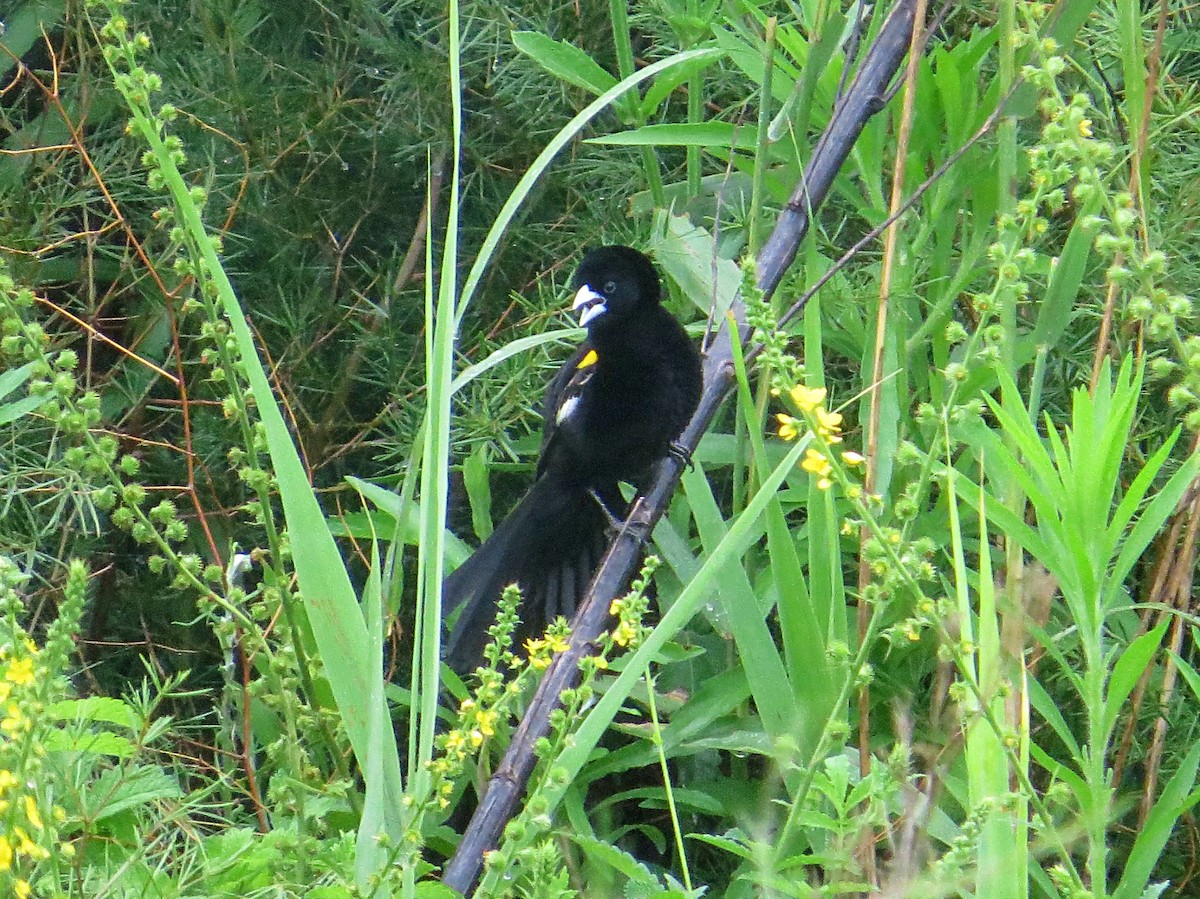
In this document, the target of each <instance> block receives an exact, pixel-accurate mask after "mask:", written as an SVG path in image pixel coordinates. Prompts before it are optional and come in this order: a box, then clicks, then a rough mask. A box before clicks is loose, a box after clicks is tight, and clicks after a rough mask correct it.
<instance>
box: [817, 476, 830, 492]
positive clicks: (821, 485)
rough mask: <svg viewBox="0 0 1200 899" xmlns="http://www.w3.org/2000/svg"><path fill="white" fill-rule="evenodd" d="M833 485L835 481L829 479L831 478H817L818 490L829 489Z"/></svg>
mask: <svg viewBox="0 0 1200 899" xmlns="http://www.w3.org/2000/svg"><path fill="white" fill-rule="evenodd" d="M832 486H833V481H831V480H829V478H818V479H817V489H818V490H828V489H829V488H830V487H832Z"/></svg>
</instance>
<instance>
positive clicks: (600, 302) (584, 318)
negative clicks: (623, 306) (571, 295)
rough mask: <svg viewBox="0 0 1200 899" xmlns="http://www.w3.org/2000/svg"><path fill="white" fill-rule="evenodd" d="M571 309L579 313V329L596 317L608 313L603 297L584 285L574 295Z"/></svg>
mask: <svg viewBox="0 0 1200 899" xmlns="http://www.w3.org/2000/svg"><path fill="white" fill-rule="evenodd" d="M571 308H572V309H573V310H575V311H576V312H578V313H579V326H580V327H586V326H587V323H588V322H590V321H591V320H592V319H594V318H596V316H598V315H603V314H604V313H605V312H607V311H608V307H607V306H606V305H604V297H603V296H602V295H600V294H598V293H596V291H594V290H592V289H591V288H590V287H588V286H587V285H586V284H584V285H583V287H581V288H579V292H578V293H576V294H575V302H573V303H572V304H571Z"/></svg>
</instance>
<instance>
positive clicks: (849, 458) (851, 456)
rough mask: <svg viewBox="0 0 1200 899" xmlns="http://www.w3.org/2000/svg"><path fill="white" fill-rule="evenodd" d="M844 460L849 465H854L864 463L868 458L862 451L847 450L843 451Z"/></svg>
mask: <svg viewBox="0 0 1200 899" xmlns="http://www.w3.org/2000/svg"><path fill="white" fill-rule="evenodd" d="M842 461H843V462H845V463H846V464H847V465H851V466H853V465H862V464H863V463H864V462H866V461H867V460H866V459H865V458H864V457H863V456H862V455H861V454H860V453H856V452H855V451H854V450H846V451H845V452H844V453H842Z"/></svg>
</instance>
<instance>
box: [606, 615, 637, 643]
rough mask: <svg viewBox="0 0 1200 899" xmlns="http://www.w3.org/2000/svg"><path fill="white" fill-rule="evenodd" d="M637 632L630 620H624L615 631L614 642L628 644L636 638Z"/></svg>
mask: <svg viewBox="0 0 1200 899" xmlns="http://www.w3.org/2000/svg"><path fill="white" fill-rule="evenodd" d="M636 637H637V633H636V632H635V631H634V629H633V625H631V624H630V623H629V622H628V621H622V622H621V623H620V624H618V625H617V629H616V630H615V631H613V635H612V638H613V642H614V643H616V644H617V645H618V646H628V645H629V644H630V643H632V642H633V641H634V639H636Z"/></svg>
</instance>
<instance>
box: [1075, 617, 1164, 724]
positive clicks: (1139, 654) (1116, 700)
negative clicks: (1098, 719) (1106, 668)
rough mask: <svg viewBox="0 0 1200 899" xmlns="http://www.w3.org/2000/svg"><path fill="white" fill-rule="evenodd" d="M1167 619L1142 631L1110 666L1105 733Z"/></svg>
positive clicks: (1154, 649) (1147, 662)
mask: <svg viewBox="0 0 1200 899" xmlns="http://www.w3.org/2000/svg"><path fill="white" fill-rule="evenodd" d="M1170 623H1171V622H1170V621H1169V620H1166V621H1163V622H1162V624H1160V625H1159V626H1158V627H1156V628H1154V630H1151V631H1147V632H1146V633H1144V634H1142V635H1141V636H1140V637H1138V638H1137V639H1136V640H1134V641H1133V642H1132V643H1130V644H1129V646H1127V647H1126V648H1125V651H1124V652H1123V653H1121V657H1120V658H1119V659H1117V664H1116V665H1114V666H1113V670H1112V675H1111V676H1110V677H1109V679H1108V695H1107V696H1106V697H1105V699H1104V732H1105V734H1110V733H1112V729H1113V727H1115V726H1116V723H1117V717H1118V716H1119V715H1120V714H1121V709H1122V707H1123V706H1124V705H1125V700H1127V699H1128V698H1129V694H1130V693H1132V692H1133V688H1134V687H1135V686H1136V685H1137V682H1138V680H1139V679H1140V678H1141V676H1142V673H1143V672H1144V671H1145V670H1146V668H1147V667H1148V666H1149V665H1150V663H1151V661H1152V660H1153V659H1154V654H1155V653H1156V652H1157V651H1158V647H1159V645H1160V644H1161V643H1162V638H1163V634H1165V633H1166V632H1167V625H1169V624H1170ZM1093 714H1094V712H1093Z"/></svg>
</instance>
